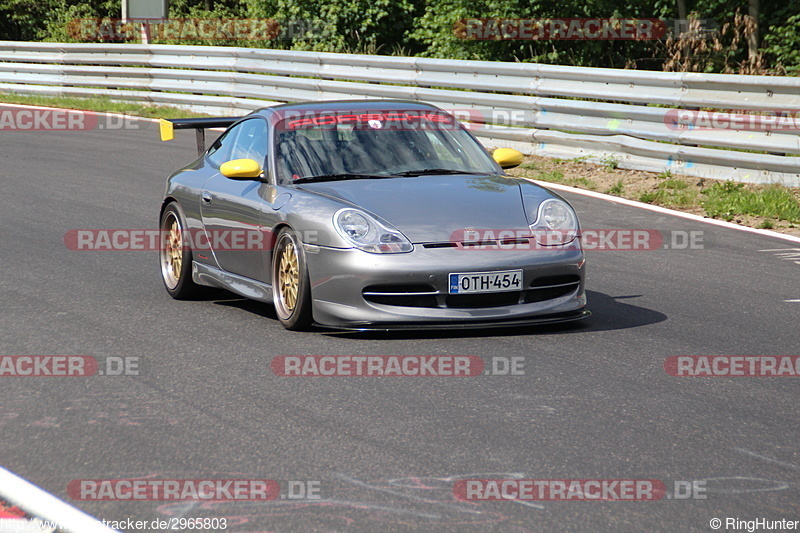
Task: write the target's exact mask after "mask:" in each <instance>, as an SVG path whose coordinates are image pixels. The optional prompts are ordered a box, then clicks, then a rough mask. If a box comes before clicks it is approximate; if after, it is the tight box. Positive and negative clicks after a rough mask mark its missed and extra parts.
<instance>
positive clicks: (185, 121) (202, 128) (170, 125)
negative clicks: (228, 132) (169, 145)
mask: <svg viewBox="0 0 800 533" xmlns="http://www.w3.org/2000/svg"><path fill="white" fill-rule="evenodd" d="M240 118H242V117H212V118H170V119H165V118H162V119H160V120H159V126H160V129H161V140H162V141H171V140H172V139H174V138H175V133H174V130H188V129H192V128H193V129H194V130H195V132H196V134H197V155H202V154H203V152H205V151H206V130H207V129H208V128H227V127H228V126H230V125H231V124H233V123H234V122H236V121H237V120H239V119H240Z"/></svg>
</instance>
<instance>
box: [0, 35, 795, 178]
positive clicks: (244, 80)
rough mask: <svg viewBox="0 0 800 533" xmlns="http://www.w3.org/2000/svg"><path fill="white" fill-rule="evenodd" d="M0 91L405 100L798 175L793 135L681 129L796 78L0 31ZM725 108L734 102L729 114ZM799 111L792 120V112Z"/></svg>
mask: <svg viewBox="0 0 800 533" xmlns="http://www.w3.org/2000/svg"><path fill="white" fill-rule="evenodd" d="M0 92H14V93H24V94H32V93H33V94H50V95H68V96H97V95H105V96H109V97H112V98H115V99H125V100H139V101H147V102H152V103H157V104H172V105H187V106H193V107H195V108H201V109H203V110H206V111H209V112H211V113H217V114H231V113H233V114H236V113H241V114H243V113H246V112H249V111H251V110H253V109H257V108H259V107H264V106H268V105H274V104H276V103H281V102H296V101H310V100H330V99H345V98H355V99H362V98H401V99H408V100H418V101H424V102H429V103H432V104H435V105H438V106H440V107H442V108H444V109H447V110H450V111H453V112H455V113H456V115H457V116H458V117H459V118H461V119H462V120H467V121H473V122H485V124H473V132H474V133H475V134H476V135H478V136H479V137H481V138H482V140H483V141H484V143H485V144H487V145H490V146H510V147H513V148H517V149H519V150H521V151H523V152H524V153H527V154H539V155H550V156H558V157H563V158H574V157H586V158H587V159H589V160H595V161H602V160H604V159H605V160H608V158H615V159H616V160H617V161H618V165H619V166H620V167H625V168H634V169H641V170H653V171H657V172H661V171H665V170H670V171H672V172H673V173H676V174H685V175H693V176H698V177H708V178H714V179H732V180H736V181H744V182H752V183H768V182H777V183H783V184H785V185H788V186H795V187H797V186H800V157H797V155H800V135H798V133H800V132H798V131H789V130H788V129H786V128H785V127H783V126H785V124H783V125H781V124H779V123H776V124H775V125H773V126H772V127H767V128H759V129H758V130H754V129H748V128H747V127H742V128H741V129H738V130H737V129H732V128H709V129H702V128H690V127H682V126H681V123H680V121H676V117H678V116H679V115H678V113H679V112H680V110H684V111H686V110H692V109H695V110H696V109H699V108H704V109H714V110H719V111H720V113H719V114H718V115H715V117H716V118H717V119H718V120H719V121H721V122H722V123H725V124H727V125H729V124H732V123H733V121H735V120H736V113H735V111H734V110H748V111H773V112H774V111H776V110H800V79H797V78H788V77H774V76H738V75H724V74H699V73H665V72H653V71H636V70H616V69H600V68H586V67H566V66H554V65H541V64H532V63H500V62H489V61H454V60H442V59H430V58H416V57H388V56H369V55H351V54H332V53H317V52H297V51H287V50H266V49H249V48H231V47H205V46H166V45H151V46H143V45H130V44H84V43H30V42H11V41H0ZM727 111H733V113H728V112H727ZM798 122H800V121H798Z"/></svg>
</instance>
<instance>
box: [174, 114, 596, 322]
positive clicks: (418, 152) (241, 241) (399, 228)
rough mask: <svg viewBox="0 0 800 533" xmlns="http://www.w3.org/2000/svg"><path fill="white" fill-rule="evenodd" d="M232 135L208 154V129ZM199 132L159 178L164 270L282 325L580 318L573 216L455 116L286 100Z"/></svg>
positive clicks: (202, 124)
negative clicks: (189, 154) (252, 305)
mask: <svg viewBox="0 0 800 533" xmlns="http://www.w3.org/2000/svg"><path fill="white" fill-rule="evenodd" d="M213 127H227V130H226V131H225V133H224V134H222V135H221V136H220V137H219V138H218V139H217V140H216V141H215V142H213V143H212V144H211V146H210V147H209V148H208V149H206V148H205V141H204V132H205V129H207V128H213ZM185 128H193V129H196V130H197V135H198V151H199V152H200V157H199V158H198V159H196V160H195V161H194V162H192V163H191V164H189V165H187V166H186V167H184V168H181V169H180V170H178V171H177V172H175V173H173V174H172V175H171V176H170V177H169V179H168V181H167V189H166V194H165V197H164V202H163V205H162V207H161V224H160V228H161V230H162V232H163V233H164V234H165V235H166V238H165V239H164V242H163V244H162V246H161V251H160V264H161V274H162V278H163V281H164V284H165V286H166V289H167V291H168V292H169V293H170V295H172V296H173V297H174V298H177V299H184V298H189V297H192V296H194V295H195V294H196V293H197V292H198V291H200V290H202V288H203V286H211V287H218V288H224V289H227V290H229V291H232V292H234V293H236V294H239V295H241V296H245V297H247V298H252V299H255V300H259V301H263V302H269V303H273V304H274V306H275V311H276V314H277V316H278V319H279V320H280V322H281V323H282V324H283V325H284V326H285V327H286V328H288V329H305V328H307V327H309V326H311V325H312V324H316V325H319V326H324V327H334V328H342V329H355V330H370V329H397V328H464V327H492V326H509V325H522V324H536V323H552V322H563V321H569V320H576V319H580V318H584V317H586V316H588V314H589V313H588V311H586V310H585V306H586V296H585V294H584V279H585V266H584V262H585V260H584V254H583V250H582V249H581V246H580V239H579V226H578V220H577V216H576V215H575V212H574V211H573V209H572V207H571V206H570V205H569V204H568V203H567V202H566V201H565V200H563V199H562V198H561V197H559V196H558V195H556V194H554V193H553V192H551V191H549V190H548V189H545V188H543V187H540V186H538V185H536V184H534V183H531V182H530V181H527V180H524V179H518V178H513V177H510V176H507V175H506V174H505V173H504V171H503V169H504V168H511V167H514V166H517V165H519V164H520V162H521V160H522V155H521V154H520V153H519V152H517V151H515V150H511V149H507V148H501V149H498V150H496V151H495V152H494V154H493V156H491V155H489V154H488V153H487V151H486V150H485V149H484V148H483V146H481V144H480V143H479V142H478V141H477V140H476V139H475V137H473V136H472V134H471V133H470V132H469V131H468V130H467V129H465V128H464V127H463V126H462V125H461V124H460V123H459V122H458V121H457V120H455V119H454V118H453V117H452V116H451V115H450V114H448V113H446V112H444V111H442V110H440V109H439V108H437V107H434V106H430V105H425V104H420V103H415V102H405V101H389V100H379V101H363V100H362V101H338V102H317V103H306V104H288V105H280V106H275V107H269V108H264V109H261V110H258V111H254V112H253V113H251V114H249V115H247V116H245V117H235V118H210V119H178V120H169V121H167V120H162V121H161V135H162V139H164V140H169V139H171V138H172V136H173V129H185Z"/></svg>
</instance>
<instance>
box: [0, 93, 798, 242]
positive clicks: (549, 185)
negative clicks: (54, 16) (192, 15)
mask: <svg viewBox="0 0 800 533" xmlns="http://www.w3.org/2000/svg"><path fill="white" fill-rule="evenodd" d="M0 106H4V107H22V108H26V109H51V110H52V109H55V110H58V111H73V112H74V111H81V110H76V109H64V108H60V107H42V106H33V105H24V104H6V103H0ZM83 112H84V113H95V114H97V115H107V116H113V117H127V118H129V119H131V120H144V121H147V122H158V119H155V118H147V117H137V116H134V115H120V114H118V113H100V112H96V111H85V110H83ZM243 116H244V115H243ZM214 129H220V128H214ZM220 131H222V130H221V129H220ZM526 179H527V180H528V181H532V182H533V183H536V184H538V185H541V186H542V187H547V188H550V189H556V190H558V191H567V192H572V193H575V194H582V195H584V196H589V197H591V198H598V199H600V200H606V201H608V202H615V203H618V204H623V205H628V206H631V207H638V208H639V209H646V210H648V211H654V212H656V213H663V214H665V215H672V216H675V217H681V218H685V219H688V220H694V221H697V222H705V223H706V224H714V225H715V226H721V227H723V228H728V229H738V230H740V231H747V232H750V233H756V234H758V235H763V236H765V237H776V238H778V239H783V240H786V241H791V242H800V237H793V236H792V235H785V234H783V233H778V232H777V231H770V230H766V229H758V228H750V227H748V226H740V225H739V224H733V223H732V222H725V221H724V220H716V219H714V218H705V217H701V216H699V215H693V214H691V213H684V212H682V211H674V210H672V209H667V208H666V207H659V206H657V205H651V204H646V203H644V202H637V201H636V200H628V199H627V198H619V197H617V196H611V195H608V194H603V193H599V192H595V191H587V190H586V189H579V188H577V187H570V186H568V185H561V184H560V183H550V182H549V181H539V180H534V179H530V178H526Z"/></svg>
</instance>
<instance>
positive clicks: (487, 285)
mask: <svg viewBox="0 0 800 533" xmlns="http://www.w3.org/2000/svg"><path fill="white" fill-rule="evenodd" d="M521 290H522V270H501V271H499V272H464V273H455V274H450V294H474V293H479V292H506V291H521Z"/></svg>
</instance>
